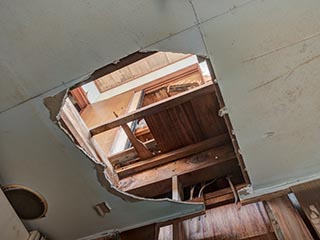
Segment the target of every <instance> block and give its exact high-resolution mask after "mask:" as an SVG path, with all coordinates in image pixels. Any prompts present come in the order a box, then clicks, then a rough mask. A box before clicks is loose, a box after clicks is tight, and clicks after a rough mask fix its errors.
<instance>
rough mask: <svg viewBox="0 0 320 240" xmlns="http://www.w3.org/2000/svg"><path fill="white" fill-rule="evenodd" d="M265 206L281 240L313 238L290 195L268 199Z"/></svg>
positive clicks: (309, 239) (307, 239)
mask: <svg viewBox="0 0 320 240" xmlns="http://www.w3.org/2000/svg"><path fill="white" fill-rule="evenodd" d="M265 207H266V209H267V213H268V216H269V218H270V220H271V222H272V225H273V228H274V231H275V234H276V235H277V238H278V239H279V240H291V239H304V240H312V239H313V237H312V236H311V234H310V232H309V231H308V228H307V227H306V225H305V224H304V222H303V220H302V218H301V217H300V215H299V213H298V212H297V211H296V210H295V209H294V207H293V205H292V204H291V202H290V200H289V198H288V196H284V197H280V198H275V199H272V200H269V201H266V202H265Z"/></svg>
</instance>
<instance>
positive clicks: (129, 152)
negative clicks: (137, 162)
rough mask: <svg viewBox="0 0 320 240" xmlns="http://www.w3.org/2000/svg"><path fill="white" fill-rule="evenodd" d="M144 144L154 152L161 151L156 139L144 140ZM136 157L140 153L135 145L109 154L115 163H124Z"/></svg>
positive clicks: (111, 160)
mask: <svg viewBox="0 0 320 240" xmlns="http://www.w3.org/2000/svg"><path fill="white" fill-rule="evenodd" d="M144 144H145V145H146V147H147V148H148V149H149V150H150V151H152V152H153V151H159V148H158V145H157V143H156V141H155V140H154V139H151V140H149V141H147V142H144ZM135 158H138V154H137V151H136V150H135V149H134V147H130V148H127V149H126V150H123V151H121V152H118V153H115V154H112V155H110V156H108V159H109V161H110V162H112V163H113V164H114V165H123V164H125V163H126V162H127V161H130V160H133V159H135Z"/></svg>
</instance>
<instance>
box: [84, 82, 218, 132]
mask: <svg viewBox="0 0 320 240" xmlns="http://www.w3.org/2000/svg"><path fill="white" fill-rule="evenodd" d="M210 92H214V88H213V86H212V84H211V83H210V84H204V85H201V86H199V87H197V88H193V89H191V90H189V91H186V92H183V93H181V94H177V95H175V96H173V97H170V98H166V99H163V100H161V101H158V102H156V103H153V104H150V105H148V106H146V107H143V108H140V109H138V110H136V111H133V112H131V113H127V114H125V115H123V116H121V117H119V118H117V119H114V120H111V121H108V122H105V123H103V124H101V125H99V126H96V127H93V128H91V129H90V133H91V135H92V136H94V135H96V134H99V133H101V132H104V131H107V130H109V129H112V128H115V127H119V126H120V125H122V124H125V123H127V122H130V121H134V120H137V119H140V118H143V117H145V116H149V115H152V114H155V113H158V112H161V111H164V110H166V109H168V108H172V107H174V106H177V105H180V104H181V103H184V102H187V101H190V100H192V99H193V98H195V97H197V96H201V95H203V94H206V93H210Z"/></svg>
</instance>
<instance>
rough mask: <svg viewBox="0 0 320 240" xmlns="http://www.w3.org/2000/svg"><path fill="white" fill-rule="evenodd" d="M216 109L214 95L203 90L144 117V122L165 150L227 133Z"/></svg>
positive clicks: (162, 149) (160, 146)
mask: <svg viewBox="0 0 320 240" xmlns="http://www.w3.org/2000/svg"><path fill="white" fill-rule="evenodd" d="M218 111H219V106H218V103H217V98H216V96H215V95H214V94H212V93H206V94H202V95H201V96H198V97H195V98H193V99H192V100H190V101H188V102H185V103H182V104H180V105H179V106H175V107H172V108H170V109H167V110H165V111H162V112H159V113H156V114H153V115H150V116H146V117H145V121H146V122H147V125H148V127H149V129H150V131H151V133H152V135H153V137H154V139H155V140H156V142H157V143H158V146H159V148H160V149H161V151H162V152H163V153H164V152H169V151H172V150H174V149H178V148H181V147H184V146H187V145H190V144H194V143H197V142H200V141H203V140H205V139H207V138H210V137H214V136H218V135H220V134H224V133H227V128H226V125H225V122H224V120H223V118H221V117H219V116H218ZM159 126H161V128H159Z"/></svg>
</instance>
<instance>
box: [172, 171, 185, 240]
mask: <svg viewBox="0 0 320 240" xmlns="http://www.w3.org/2000/svg"><path fill="white" fill-rule="evenodd" d="M172 199H173V200H178V201H181V200H183V188H182V184H181V182H180V181H179V178H178V176H173V177H172ZM172 235H173V240H183V239H184V229H183V223H182V222H177V223H174V224H173V228H172Z"/></svg>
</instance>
